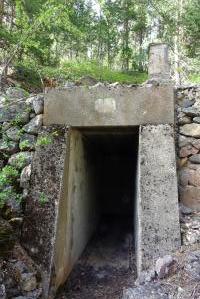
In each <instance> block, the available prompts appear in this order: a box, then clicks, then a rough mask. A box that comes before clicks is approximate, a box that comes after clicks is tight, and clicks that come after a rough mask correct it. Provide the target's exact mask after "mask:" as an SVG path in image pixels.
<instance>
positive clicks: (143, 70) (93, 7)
mask: <svg viewBox="0 0 200 299" xmlns="http://www.w3.org/2000/svg"><path fill="white" fill-rule="evenodd" d="M155 41H156V42H167V43H168V44H169V49H170V62H171V75H172V77H173V79H174V80H175V81H176V83H177V84H182V83H184V82H197V83H198V82H200V75H199V70H200V1H199V0H0V81H1V83H2V82H3V81H5V80H8V79H9V80H10V81H13V80H14V81H13V82H18V83H19V84H20V85H26V88H28V89H30V90H31V89H37V88H39V89H40V88H42V87H43V85H44V84H45V80H46V81H47V80H55V81H56V82H61V83H62V82H66V80H78V79H79V78H81V77H82V76H86V75H87V76H91V77H93V78H95V79H96V80H98V81H104V80H106V81H109V82H115V81H118V82H121V83H142V82H143V81H145V80H146V79H147V62H148V48H149V44H150V43H151V42H155Z"/></svg>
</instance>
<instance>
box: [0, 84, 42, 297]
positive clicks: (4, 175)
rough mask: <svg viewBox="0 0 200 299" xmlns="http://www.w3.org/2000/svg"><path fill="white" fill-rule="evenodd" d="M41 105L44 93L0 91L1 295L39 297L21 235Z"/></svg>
mask: <svg viewBox="0 0 200 299" xmlns="http://www.w3.org/2000/svg"><path fill="white" fill-rule="evenodd" d="M43 105H44V97H43V95H33V96H30V95H29V94H28V93H27V92H26V91H25V90H23V89H21V88H13V87H10V88H8V89H7V90H6V91H5V92H4V93H1V94H0V298H21V299H23V298H39V296H40V295H41V291H42V289H41V287H40V280H41V279H40V271H39V270H38V267H37V266H36V265H35V264H34V262H33V261H32V259H31V258H30V257H29V256H28V254H27V253H26V251H25V250H24V249H23V248H22V247H21V245H20V237H21V227H22V223H23V218H24V206H25V202H26V199H27V196H28V193H29V189H30V177H31V171H32V165H31V163H32V161H33V158H34V153H35V149H36V146H39V145H40V143H41V142H42V139H41V138H39V137H38V133H39V131H40V129H41V127H42V118H43V116H42V113H43ZM19 296H20V297H19Z"/></svg>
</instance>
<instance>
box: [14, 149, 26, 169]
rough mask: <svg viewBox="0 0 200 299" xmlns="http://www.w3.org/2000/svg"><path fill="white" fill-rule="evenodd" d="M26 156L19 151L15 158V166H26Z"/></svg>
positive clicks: (18, 167) (20, 167)
mask: <svg viewBox="0 0 200 299" xmlns="http://www.w3.org/2000/svg"><path fill="white" fill-rule="evenodd" d="M25 161H26V157H25V156H24V154H23V152H21V153H19V154H18V155H17V157H16V159H15V162H14V167H16V168H17V169H22V168H23V167H24V166H25Z"/></svg>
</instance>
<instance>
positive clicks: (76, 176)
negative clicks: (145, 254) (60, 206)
mask: <svg viewBox="0 0 200 299" xmlns="http://www.w3.org/2000/svg"><path fill="white" fill-rule="evenodd" d="M137 153H138V128H132V129H122V130H119V128H118V130H115V129H112V130H101V129H95V130H94V129H84V130H77V129H74V130H72V132H71V137H70V155H69V156H70V159H69V183H70V184H69V191H68V200H69V201H70V205H68V206H70V207H71V213H70V215H71V216H70V218H71V222H69V226H70V227H71V228H70V230H69V231H70V232H73V233H72V235H71V237H70V238H69V240H71V242H72V244H71V254H70V255H69V257H68V258H69V264H70V265H71V270H70V273H69V276H68V279H67V281H66V283H65V285H64V287H62V289H61V290H60V291H59V292H58V295H57V298H69V299H72V298H73V299H78V298H81V299H92V298H112V299H114V298H116V299H117V298H120V295H121V292H122V289H123V288H124V287H129V286H131V285H132V284H133V281H134V279H135V277H136V266H135V255H134V205H135V193H136V190H135V189H136V177H137ZM70 223H71V224H70Z"/></svg>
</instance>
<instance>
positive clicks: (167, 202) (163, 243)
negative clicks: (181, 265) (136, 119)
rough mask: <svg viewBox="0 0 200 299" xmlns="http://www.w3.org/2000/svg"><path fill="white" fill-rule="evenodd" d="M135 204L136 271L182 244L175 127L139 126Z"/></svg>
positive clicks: (146, 267) (150, 264)
mask: <svg viewBox="0 0 200 299" xmlns="http://www.w3.org/2000/svg"><path fill="white" fill-rule="evenodd" d="M139 134H140V136H139V154H138V182H137V200H136V202H137V204H136V214H137V215H136V230H135V234H136V255H137V270H138V274H139V273H140V272H141V271H142V270H145V269H148V268H149V267H150V266H152V265H153V263H154V261H155V260H156V259H157V258H158V257H162V256H164V255H166V254H170V253H171V252H173V251H175V250H177V249H178V248H179V247H180V245H181V237H180V225H179V210H178V190H177V175H176V160H175V146H174V129H173V127H172V126H170V125H146V126H141V127H140V133H139Z"/></svg>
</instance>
